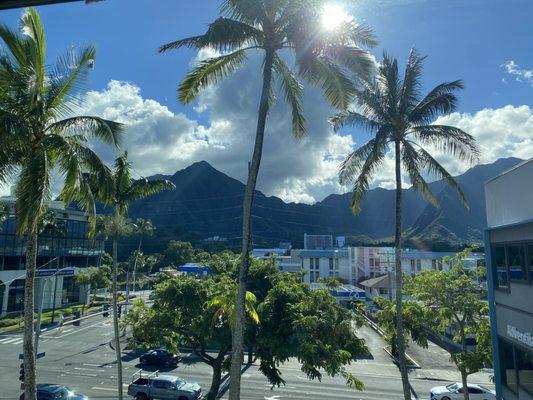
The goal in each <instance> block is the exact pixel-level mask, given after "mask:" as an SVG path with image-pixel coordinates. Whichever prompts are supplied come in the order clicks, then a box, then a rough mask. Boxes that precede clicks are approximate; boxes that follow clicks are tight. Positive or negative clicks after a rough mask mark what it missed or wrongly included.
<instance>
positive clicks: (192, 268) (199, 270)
mask: <svg viewBox="0 0 533 400" xmlns="http://www.w3.org/2000/svg"><path fill="white" fill-rule="evenodd" d="M178 271H179V272H186V273H188V274H208V273H209V267H208V266H207V265H205V266H204V265H198V264H194V263H190V264H185V265H181V266H179V267H178Z"/></svg>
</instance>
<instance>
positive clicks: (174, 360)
mask: <svg viewBox="0 0 533 400" xmlns="http://www.w3.org/2000/svg"><path fill="white" fill-rule="evenodd" d="M139 361H140V362H141V364H142V365H159V366H163V367H176V366H177V365H178V362H179V361H180V357H179V356H178V355H176V354H173V353H171V352H169V351H167V350H165V349H155V350H150V351H149V352H148V353H145V354H143V355H142V356H140V357H139Z"/></svg>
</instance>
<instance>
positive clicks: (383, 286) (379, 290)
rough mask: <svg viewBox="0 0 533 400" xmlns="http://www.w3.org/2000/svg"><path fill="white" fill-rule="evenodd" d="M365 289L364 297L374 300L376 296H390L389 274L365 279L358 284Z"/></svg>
mask: <svg viewBox="0 0 533 400" xmlns="http://www.w3.org/2000/svg"><path fill="white" fill-rule="evenodd" d="M359 285H360V286H362V287H363V289H364V290H365V294H366V298H367V299H369V300H374V298H375V297H376V296H378V297H384V298H391V297H392V290H391V287H390V286H391V278H390V274H388V275H383V276H378V277H376V278H371V279H367V280H366V281H363V282H361V283H360V284H359Z"/></svg>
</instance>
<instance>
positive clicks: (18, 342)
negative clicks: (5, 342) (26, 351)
mask: <svg viewBox="0 0 533 400" xmlns="http://www.w3.org/2000/svg"><path fill="white" fill-rule="evenodd" d="M23 341H24V339H19V340H17V341H15V342H13V343H11V344H21V343H22V342H23Z"/></svg>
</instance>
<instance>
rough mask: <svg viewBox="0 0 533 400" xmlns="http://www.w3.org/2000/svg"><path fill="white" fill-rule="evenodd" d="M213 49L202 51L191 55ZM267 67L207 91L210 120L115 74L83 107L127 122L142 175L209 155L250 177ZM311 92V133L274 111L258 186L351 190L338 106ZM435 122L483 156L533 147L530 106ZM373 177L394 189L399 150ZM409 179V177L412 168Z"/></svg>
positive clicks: (452, 163)
mask: <svg viewBox="0 0 533 400" xmlns="http://www.w3.org/2000/svg"><path fill="white" fill-rule="evenodd" d="M210 55H212V54H210V53H209V54H202V55H199V56H198V57H197V58H196V61H194V62H197V61H198V60H199V59H202V58H204V57H206V56H210ZM260 67H261V62H260V59H259V57H255V56H253V55H252V57H251V58H250V60H249V62H248V65H247V66H246V67H244V68H242V69H241V70H239V71H238V72H237V73H236V74H235V75H233V76H231V77H229V78H228V79H226V80H225V81H223V82H221V83H220V84H219V85H217V86H212V87H209V88H208V89H206V90H204V91H203V92H202V93H201V95H200V97H199V99H198V103H197V104H196V106H195V107H196V108H194V110H196V112H197V113H202V120H203V121H207V122H205V123H203V124H201V123H199V122H197V121H196V120H195V119H193V118H191V117H188V116H186V115H184V114H174V113H173V112H172V111H170V110H169V109H168V108H167V107H166V106H164V105H162V104H160V103H158V102H157V101H154V100H150V99H144V98H143V97H142V93H141V91H140V89H139V88H138V87H137V86H135V85H134V84H132V83H126V82H118V81H111V82H110V83H109V84H108V86H107V87H106V89H105V90H102V91H91V92H88V93H87V94H86V104H85V110H84V112H85V113H88V114H95V115H100V116H103V117H105V118H110V119H115V120H118V121H121V122H124V123H126V124H127V125H128V131H127V134H126V137H125V144H124V145H125V146H124V147H125V148H127V149H128V150H129V152H130V158H131V160H132V161H133V164H134V166H135V169H136V170H137V171H138V172H139V173H140V174H141V175H144V176H147V175H151V174H156V173H165V174H173V173H174V172H176V171H177V170H179V169H182V168H185V167H186V166H188V165H190V164H191V163H193V162H196V161H200V160H206V161H208V162H209V163H211V164H212V165H213V166H214V167H215V168H217V169H219V170H221V171H223V172H224V173H226V174H228V175H230V176H232V177H235V178H237V179H239V180H241V181H245V179H246V170H247V163H248V160H249V159H250V157H251V153H252V149H253V142H254V137H255V127H256V118H257V106H258V102H259V93H260V81H261V72H260ZM305 94H306V96H305V100H304V109H305V112H306V117H307V120H308V136H307V137H305V138H304V139H303V140H302V141H300V142H299V143H298V142H297V141H296V140H295V139H294V138H293V137H292V134H291V117H290V111H289V109H288V107H286V105H285V104H284V103H283V98H280V99H278V102H277V104H276V105H275V106H274V107H273V109H272V110H271V113H270V114H269V117H268V121H267V130H266V134H265V142H264V153H263V154H264V155H263V159H262V164H261V171H260V174H259V180H258V189H259V190H261V191H263V192H264V193H265V194H267V195H276V196H279V197H281V198H282V199H284V200H286V201H295V202H305V203H312V202H314V201H318V200H321V199H323V198H324V197H325V196H327V195H329V194H331V193H339V192H344V191H346V190H348V189H349V188H343V187H341V186H340V185H339V183H338V178H337V173H338V166H339V163H340V162H341V161H342V160H343V159H344V157H345V156H346V155H347V154H348V153H349V152H350V151H351V150H353V148H354V147H355V146H356V143H355V140H354V139H353V138H352V136H350V135H344V136H343V135H341V134H337V133H335V132H333V130H332V129H331V127H330V126H329V124H328V122H327V118H328V117H329V116H331V114H332V113H333V110H331V109H330V107H329V106H328V104H327V103H326V101H325V100H324V99H323V97H322V95H321V93H320V91H319V90H317V89H315V88H309V87H308V88H306V90H305ZM436 122H437V123H441V124H450V125H455V126H458V127H460V128H462V129H464V130H465V131H466V132H468V133H470V134H472V135H473V136H474V137H475V138H476V139H477V140H478V143H479V145H480V148H481V160H480V161H481V162H493V161H495V160H496V159H498V158H500V157H509V156H515V157H522V158H529V157H531V156H532V155H533V115H532V109H531V108H529V107H528V106H519V107H513V106H506V107H503V108H500V109H484V110H481V111H479V112H477V113H475V114H468V113H453V114H451V115H449V116H446V117H441V118H439V119H438V120H437V121H436ZM354 137H355V136H354ZM96 148H97V150H98V151H99V153H101V154H102V156H103V157H104V159H105V160H106V161H107V162H111V161H112V160H113V158H114V157H115V156H116V152H115V151H114V150H113V149H111V148H110V147H104V146H103V145H101V144H97V145H96ZM437 158H438V159H439V160H440V161H441V162H442V163H443V164H444V165H445V166H446V167H447V168H448V169H449V170H450V172H452V173H453V174H459V173H462V172H464V171H465V170H466V169H468V168H469V167H470V166H469V165H467V164H465V163H463V162H460V161H458V160H455V159H453V157H450V156H447V155H443V154H438V155H437ZM375 178H376V179H375V181H374V183H373V185H372V186H373V187H375V186H381V187H384V188H393V187H394V158H393V153H392V152H391V153H389V154H387V157H386V158H385V162H384V164H383V166H382V168H380V170H379V171H378V174H376V177H375ZM403 180H404V183H408V179H407V178H406V177H405V176H404V177H403Z"/></svg>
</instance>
